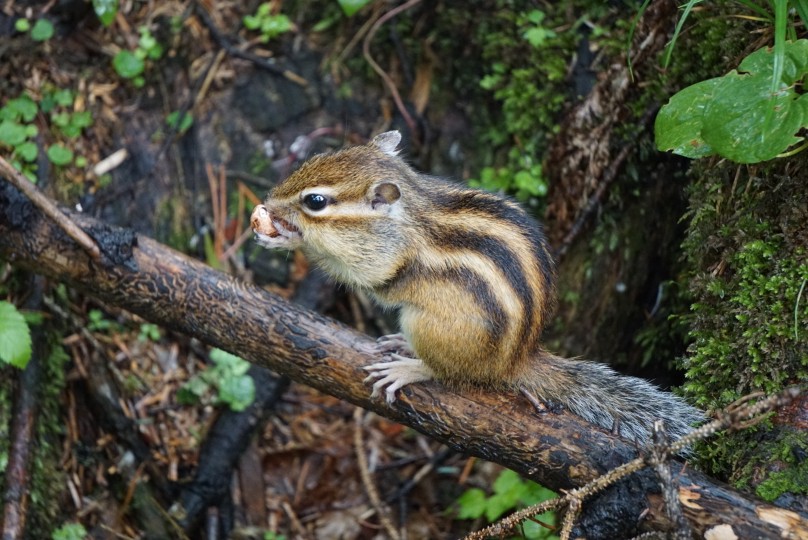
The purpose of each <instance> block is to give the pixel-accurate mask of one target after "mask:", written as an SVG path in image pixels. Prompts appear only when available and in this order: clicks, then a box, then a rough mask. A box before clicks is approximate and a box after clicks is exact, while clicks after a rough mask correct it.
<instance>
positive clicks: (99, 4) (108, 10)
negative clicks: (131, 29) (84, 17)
mask: <svg viewBox="0 0 808 540" xmlns="http://www.w3.org/2000/svg"><path fill="white" fill-rule="evenodd" d="M93 10H94V11H95V14H96V15H97V16H98V20H100V21H101V24H103V25H104V26H109V25H110V24H112V21H114V20H115V15H117V14H118V0H93Z"/></svg>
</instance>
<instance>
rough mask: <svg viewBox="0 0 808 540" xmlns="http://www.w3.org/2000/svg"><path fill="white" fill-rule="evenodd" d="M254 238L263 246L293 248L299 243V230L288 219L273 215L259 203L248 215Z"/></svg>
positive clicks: (300, 238)
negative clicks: (249, 215) (250, 214)
mask: <svg viewBox="0 0 808 540" xmlns="http://www.w3.org/2000/svg"><path fill="white" fill-rule="evenodd" d="M250 225H251V226H252V230H253V232H254V233H255V240H256V242H258V243H259V244H260V245H261V246H263V247H265V248H278V247H283V248H289V249H291V248H294V247H296V246H297V245H299V244H300V243H301V240H302V237H301V234H300V230H299V229H298V228H297V227H295V226H294V225H292V224H291V223H289V222H288V221H286V220H284V219H282V218H280V217H277V216H273V215H272V214H271V213H270V212H269V209H268V208H267V207H266V206H264V205H263V204H259V205H258V206H256V207H255V210H253V213H252V216H251V217H250Z"/></svg>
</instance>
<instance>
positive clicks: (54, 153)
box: [47, 144, 73, 166]
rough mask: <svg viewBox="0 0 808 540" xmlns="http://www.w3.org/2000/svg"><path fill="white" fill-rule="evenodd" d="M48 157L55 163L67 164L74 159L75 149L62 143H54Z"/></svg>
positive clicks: (49, 149)
mask: <svg viewBox="0 0 808 540" xmlns="http://www.w3.org/2000/svg"><path fill="white" fill-rule="evenodd" d="M47 154H48V159H49V160H50V161H51V163H53V164H54V165H59V166H62V165H67V164H68V163H70V162H71V161H73V151H72V150H71V149H70V148H66V147H64V146H62V145H61V144H54V145H52V146H51V147H50V148H48V151H47Z"/></svg>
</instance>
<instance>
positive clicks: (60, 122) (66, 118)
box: [51, 112, 70, 127]
mask: <svg viewBox="0 0 808 540" xmlns="http://www.w3.org/2000/svg"><path fill="white" fill-rule="evenodd" d="M51 122H53V123H54V125H56V126H58V127H65V126H66V125H68V124H69V123H70V115H69V114H68V113H66V112H60V113H56V114H54V115H52V116H51Z"/></svg>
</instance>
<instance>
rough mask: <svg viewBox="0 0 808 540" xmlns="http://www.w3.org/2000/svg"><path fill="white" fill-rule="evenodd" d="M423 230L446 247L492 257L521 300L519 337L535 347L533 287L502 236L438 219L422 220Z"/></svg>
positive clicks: (526, 344) (451, 249)
mask: <svg viewBox="0 0 808 540" xmlns="http://www.w3.org/2000/svg"><path fill="white" fill-rule="evenodd" d="M422 225H423V226H424V230H425V231H426V232H427V234H429V235H430V236H431V237H432V239H433V240H434V242H435V244H436V245H438V246H440V247H442V248H444V249H446V250H447V251H455V252H458V251H463V250H468V251H471V252H473V253H478V254H480V255H482V256H483V257H487V258H488V259H490V260H491V261H492V262H493V263H494V265H495V266H496V267H497V268H500V269H501V270H502V272H503V273H504V274H505V279H506V280H507V281H508V284H509V285H510V286H511V289H512V290H513V291H514V293H515V294H516V296H517V297H518V298H519V299H520V300H521V301H522V321H523V322H522V327H521V329H520V331H519V340H520V344H521V345H522V346H528V347H532V346H533V343H532V341H533V340H531V339H530V331H531V329H532V328H533V324H534V322H533V321H534V317H535V316H536V313H535V309H536V304H535V298H534V291H533V289H532V288H531V287H530V284H529V283H528V280H527V278H526V277H525V274H524V273H523V272H522V270H521V264H519V258H518V256H517V255H516V254H515V253H514V252H513V251H512V250H511V249H510V247H508V246H506V245H503V243H502V241H501V240H498V239H496V238H494V237H491V236H485V235H482V234H479V233H478V232H476V231H466V230H463V229H457V228H445V227H440V226H438V225H437V224H435V223H423V224H422Z"/></svg>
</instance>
